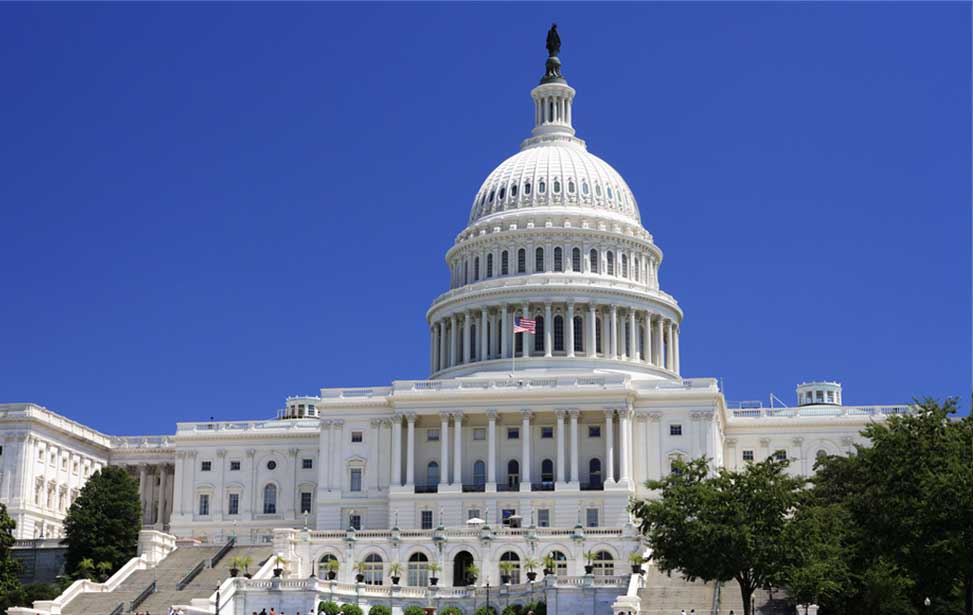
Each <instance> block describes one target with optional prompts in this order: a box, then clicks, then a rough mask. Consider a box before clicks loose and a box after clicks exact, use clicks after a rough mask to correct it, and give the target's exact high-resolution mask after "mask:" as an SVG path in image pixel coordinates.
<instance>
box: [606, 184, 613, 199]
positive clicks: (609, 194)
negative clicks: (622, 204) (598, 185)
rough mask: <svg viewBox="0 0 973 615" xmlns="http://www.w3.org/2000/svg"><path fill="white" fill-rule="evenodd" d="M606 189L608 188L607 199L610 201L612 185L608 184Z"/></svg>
mask: <svg viewBox="0 0 973 615" xmlns="http://www.w3.org/2000/svg"><path fill="white" fill-rule="evenodd" d="M607 190H608V200H609V201H610V200H612V187H611V186H608V188H607Z"/></svg>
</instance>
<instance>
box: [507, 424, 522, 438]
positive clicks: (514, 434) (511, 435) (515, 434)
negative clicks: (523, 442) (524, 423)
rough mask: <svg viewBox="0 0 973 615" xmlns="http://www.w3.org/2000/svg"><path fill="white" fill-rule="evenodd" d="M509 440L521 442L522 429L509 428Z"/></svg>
mask: <svg viewBox="0 0 973 615" xmlns="http://www.w3.org/2000/svg"><path fill="white" fill-rule="evenodd" d="M507 439H508V440H519V439H520V427H508V428H507Z"/></svg>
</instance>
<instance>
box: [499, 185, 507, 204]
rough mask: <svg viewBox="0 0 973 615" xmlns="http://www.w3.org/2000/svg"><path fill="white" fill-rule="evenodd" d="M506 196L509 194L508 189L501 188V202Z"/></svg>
mask: <svg viewBox="0 0 973 615" xmlns="http://www.w3.org/2000/svg"><path fill="white" fill-rule="evenodd" d="M506 194H507V189H506V188H500V200H501V201H502V200H503V197H504V195H506Z"/></svg>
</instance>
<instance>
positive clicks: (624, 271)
mask: <svg viewBox="0 0 973 615" xmlns="http://www.w3.org/2000/svg"><path fill="white" fill-rule="evenodd" d="M622 277H623V278H627V277H628V255H627V254H622Z"/></svg>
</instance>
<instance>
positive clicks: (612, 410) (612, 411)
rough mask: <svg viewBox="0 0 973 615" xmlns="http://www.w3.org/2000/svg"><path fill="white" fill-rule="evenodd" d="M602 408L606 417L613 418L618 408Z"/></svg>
mask: <svg viewBox="0 0 973 615" xmlns="http://www.w3.org/2000/svg"><path fill="white" fill-rule="evenodd" d="M603 410H604V412H605V417H606V418H613V417H614V416H615V412H616V411H618V408H603Z"/></svg>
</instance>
